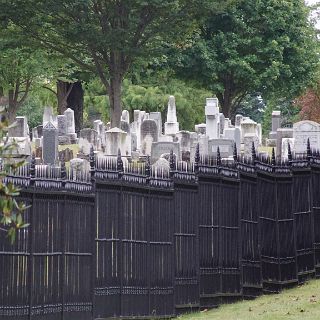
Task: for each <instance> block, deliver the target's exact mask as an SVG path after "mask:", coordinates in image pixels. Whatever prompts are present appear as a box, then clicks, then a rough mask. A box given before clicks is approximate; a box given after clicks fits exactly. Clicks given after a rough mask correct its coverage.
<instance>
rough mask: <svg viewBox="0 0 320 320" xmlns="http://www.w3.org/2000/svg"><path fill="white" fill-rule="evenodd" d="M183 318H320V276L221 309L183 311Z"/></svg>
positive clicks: (310, 319) (265, 319) (278, 319)
mask: <svg viewBox="0 0 320 320" xmlns="http://www.w3.org/2000/svg"><path fill="white" fill-rule="evenodd" d="M178 319H179V320H198V319H199V320H200V319H217V320H298V319H299V320H300V319H303V320H317V319H320V279H319V280H311V281H309V282H306V283H305V284H303V285H301V286H298V287H296V288H293V289H287V290H283V291H282V292H281V293H280V294H272V295H263V296H261V297H259V298H257V299H255V300H247V301H240V302H237V303H233V304H224V305H221V306H220V307H219V308H217V309H213V310H204V311H202V312H198V313H193V314H188V315H182V316H180V317H178Z"/></svg>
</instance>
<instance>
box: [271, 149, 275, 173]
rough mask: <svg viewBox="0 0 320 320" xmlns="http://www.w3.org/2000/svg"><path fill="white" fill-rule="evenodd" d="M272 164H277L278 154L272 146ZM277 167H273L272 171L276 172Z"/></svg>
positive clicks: (273, 165)
mask: <svg viewBox="0 0 320 320" xmlns="http://www.w3.org/2000/svg"><path fill="white" fill-rule="evenodd" d="M271 165H272V167H275V165H276V154H275V152H274V148H272V156H271ZM274 170H275V168H272V172H274Z"/></svg>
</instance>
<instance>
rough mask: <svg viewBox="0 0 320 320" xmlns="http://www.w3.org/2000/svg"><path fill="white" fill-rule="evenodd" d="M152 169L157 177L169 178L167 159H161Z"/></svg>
mask: <svg viewBox="0 0 320 320" xmlns="http://www.w3.org/2000/svg"><path fill="white" fill-rule="evenodd" d="M152 168H153V170H154V172H155V177H158V178H162V177H163V176H167V175H168V174H169V171H170V164H169V161H168V160H166V159H165V158H159V159H158V160H157V161H156V162H155V163H154V164H153V165H152Z"/></svg>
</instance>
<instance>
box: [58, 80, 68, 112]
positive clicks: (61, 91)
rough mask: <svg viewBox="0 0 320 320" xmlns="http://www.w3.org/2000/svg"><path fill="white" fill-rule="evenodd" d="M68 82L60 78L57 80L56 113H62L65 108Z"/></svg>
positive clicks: (66, 106)
mask: <svg viewBox="0 0 320 320" xmlns="http://www.w3.org/2000/svg"><path fill="white" fill-rule="evenodd" d="M68 85H69V83H68V82H64V81H62V80H58V81H57V99H58V110H57V111H58V114H63V113H64V112H65V111H66V110H67V108H68V105H67V97H66V95H67V92H68Z"/></svg>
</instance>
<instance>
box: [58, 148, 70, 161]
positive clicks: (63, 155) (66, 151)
mask: <svg viewBox="0 0 320 320" xmlns="http://www.w3.org/2000/svg"><path fill="white" fill-rule="evenodd" d="M62 159H63V160H64V161H65V162H68V161H70V160H71V159H73V151H72V150H71V149H69V148H66V149H64V150H61V151H59V160H60V161H62Z"/></svg>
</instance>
